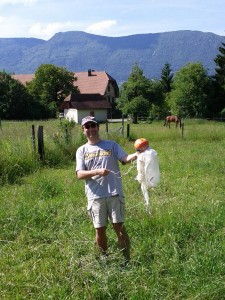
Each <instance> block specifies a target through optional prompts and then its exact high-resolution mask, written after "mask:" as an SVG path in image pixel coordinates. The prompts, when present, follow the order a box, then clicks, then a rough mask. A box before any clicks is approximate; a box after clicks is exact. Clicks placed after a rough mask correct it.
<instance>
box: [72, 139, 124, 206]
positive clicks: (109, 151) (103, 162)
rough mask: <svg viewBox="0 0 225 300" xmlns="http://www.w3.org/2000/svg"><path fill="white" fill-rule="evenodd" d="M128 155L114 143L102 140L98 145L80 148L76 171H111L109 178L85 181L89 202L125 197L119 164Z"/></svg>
mask: <svg viewBox="0 0 225 300" xmlns="http://www.w3.org/2000/svg"><path fill="white" fill-rule="evenodd" d="M126 156H127V153H126V152H125V151H124V150H123V149H122V148H121V147H120V146H119V145H118V144H117V143H116V142H114V141H110V140H100V142H98V143H97V144H94V145H90V144H88V143H86V144H85V145H83V146H81V147H79V148H78V149H77V152H76V171H79V170H94V169H101V168H105V169H108V170H111V171H112V172H110V173H109V174H108V175H107V176H99V175H97V176H93V177H92V178H90V179H86V180H85V194H86V196H87V199H88V201H90V202H92V201H93V200H94V199H98V198H104V197H111V196H115V195H119V196H120V197H124V194H123V190H122V179H121V174H120V169H119V162H118V161H122V159H123V158H124V157H126Z"/></svg>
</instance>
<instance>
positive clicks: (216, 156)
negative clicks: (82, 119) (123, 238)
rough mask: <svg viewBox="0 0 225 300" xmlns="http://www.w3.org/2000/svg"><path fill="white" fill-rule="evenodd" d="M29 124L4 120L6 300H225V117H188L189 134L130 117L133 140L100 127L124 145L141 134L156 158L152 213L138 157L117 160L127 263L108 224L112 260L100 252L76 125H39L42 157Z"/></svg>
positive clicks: (1, 270) (0, 288)
mask: <svg viewBox="0 0 225 300" xmlns="http://www.w3.org/2000/svg"><path fill="white" fill-rule="evenodd" d="M31 124H33V123H29V122H21V123H10V122H2V128H1V129H0V151H1V157H0V176H1V177H0V184H1V185H0V204H1V210H0V249H1V250H0V251H1V252H0V295H1V299H4V300H5V299H13V300H14V299H35V300H36V299H77V300H78V299H94V300H95V299H102V300H105V299H115V300H120V299H127V300H130V299H132V300H136V299H137V300H139V299H154V300H172V299H174V300H175V299H176V300H177V299H188V300H193V299H195V300H200V299H201V300H215V299H216V300H221V299H225V296H224V295H225V240H224V236H225V205H224V203H225V200H224V199H225V124H224V123H220V122H218V123H216V122H209V121H208V122H207V121H196V120H195V121H192V120H187V121H185V123H184V134H183V137H182V135H181V130H180V129H175V128H174V126H171V129H168V128H165V127H163V122H153V123H152V124H144V123H143V124H137V125H134V124H131V126H130V140H127V139H126V138H123V137H121V136H119V134H118V129H119V128H120V126H121V124H109V134H107V133H106V132H105V126H104V125H101V135H102V137H104V138H107V136H109V138H110V139H115V140H116V141H117V142H119V143H120V144H121V145H122V147H123V148H124V149H125V150H126V151H127V152H129V153H130V152H133V151H134V148H133V141H132V140H134V139H136V138H139V137H145V138H147V139H149V141H150V146H151V147H152V148H154V149H155V150H156V151H157V152H158V156H159V164H160V171H161V182H160V184H159V186H158V187H157V188H156V189H155V190H150V191H149V195H150V205H151V209H152V211H153V213H152V215H149V214H148V213H147V212H146V210H145V206H144V200H143V195H142V193H141V189H140V185H139V184H138V182H136V181H135V180H134V178H135V176H136V166H135V164H134V165H126V166H122V165H121V171H122V174H123V186H124V192H125V195H126V227H127V231H128V233H129V235H130V239H131V257H132V261H131V263H130V264H129V265H128V266H127V267H125V268H121V266H120V265H121V262H122V261H123V258H122V255H121V253H120V252H119V250H118V248H117V244H116V238H115V234H114V232H113V231H112V229H111V227H110V226H108V235H109V252H110V255H109V259H108V262H107V264H104V262H101V261H99V260H98V259H96V256H97V254H98V249H96V246H95V242H94V230H93V228H92V224H91V222H90V220H89V218H88V216H87V213H86V198H85V195H84V182H83V181H78V180H77V179H76V177H75V175H74V164H75V159H74V154H75V150H76V148H77V147H78V146H79V145H80V144H81V143H82V142H83V141H84V139H83V136H82V134H81V131H80V127H79V126H75V127H74V128H73V130H72V132H71V140H69V141H65V137H64V135H63V130H62V128H61V127H59V124H58V121H48V122H42V123H41V124H42V125H43V126H44V135H45V147H46V149H45V161H44V162H39V161H38V159H37V157H38V155H37V153H34V151H33V148H32V143H31ZM38 124H39V123H37V124H35V126H37V125H38ZM124 135H125V136H126V124H125V132H124Z"/></svg>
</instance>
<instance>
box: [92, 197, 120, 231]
mask: <svg viewBox="0 0 225 300" xmlns="http://www.w3.org/2000/svg"><path fill="white" fill-rule="evenodd" d="M124 211H125V200H124V198H123V197H119V196H113V197H107V198H99V199H95V200H94V201H93V202H92V205H91V206H89V207H88V214H89V216H90V218H91V220H92V222H93V224H94V227H95V228H100V227H104V226H106V225H107V223H108V219H110V221H111V223H123V222H124Z"/></svg>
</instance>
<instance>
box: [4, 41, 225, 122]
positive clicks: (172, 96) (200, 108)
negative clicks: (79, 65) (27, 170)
mask: <svg viewBox="0 0 225 300" xmlns="http://www.w3.org/2000/svg"><path fill="white" fill-rule="evenodd" d="M218 50H219V53H218V55H217V56H216V58H215V59H214V62H215V65H216V67H215V74H214V75H213V76H209V75H208V72H207V70H206V69H205V68H204V67H203V65H202V63H200V62H190V63H188V64H186V65H185V66H184V67H182V68H180V69H179V71H177V72H176V73H174V72H173V70H172V69H171V66H170V64H169V63H166V64H165V66H164V67H163V69H162V70H161V78H160V79H159V80H152V79H148V78H146V77H145V76H144V74H143V71H142V69H140V68H139V66H138V65H137V64H135V65H134V66H133V68H132V71H131V73H130V76H129V77H128V80H127V81H126V82H124V83H123V84H122V85H121V87H120V96H119V98H118V99H117V105H116V107H115V108H114V110H115V111H114V112H112V113H113V115H115V116H116V112H117V113H118V115H121V112H122V114H123V115H131V116H132V117H133V122H136V121H137V118H138V116H141V117H150V118H160V119H161V118H164V117H165V115H167V114H176V115H179V116H180V117H182V118H184V117H190V118H218V117H220V118H221V117H223V116H225V43H222V45H221V47H219V49H218ZM11 75H12V74H8V73H6V72H5V71H4V70H3V71H2V72H0V119H5V120H10V119H17V120H24V119H48V118H54V117H56V116H57V114H58V112H59V107H60V104H61V103H62V102H63V100H64V99H65V97H66V96H68V95H69V94H71V93H79V91H78V90H77V88H76V87H75V86H74V81H76V78H75V77H74V73H73V72H71V71H69V70H67V69H66V68H63V67H57V66H55V65H52V64H43V65H41V66H40V67H39V68H38V69H37V71H36V72H35V77H34V79H33V80H32V81H31V82H29V83H27V84H26V85H23V84H21V83H20V82H19V81H18V80H16V79H14V78H12V76H11Z"/></svg>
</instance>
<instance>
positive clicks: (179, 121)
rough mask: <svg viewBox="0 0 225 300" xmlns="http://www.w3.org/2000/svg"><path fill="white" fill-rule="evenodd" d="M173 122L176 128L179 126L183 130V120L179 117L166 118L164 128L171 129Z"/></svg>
mask: <svg viewBox="0 0 225 300" xmlns="http://www.w3.org/2000/svg"><path fill="white" fill-rule="evenodd" d="M171 122H174V123H175V124H176V127H177V126H178V124H179V125H180V128H181V119H180V118H179V117H178V116H167V117H166V118H165V123H164V126H168V127H169V128H170V123H171Z"/></svg>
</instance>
